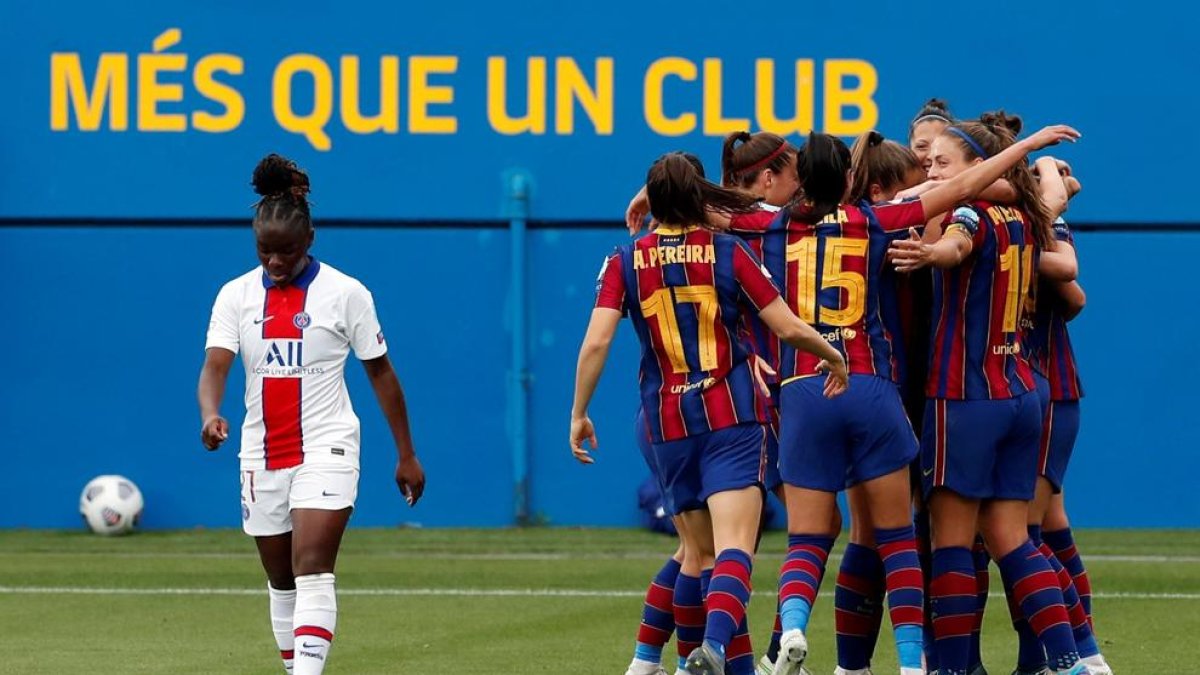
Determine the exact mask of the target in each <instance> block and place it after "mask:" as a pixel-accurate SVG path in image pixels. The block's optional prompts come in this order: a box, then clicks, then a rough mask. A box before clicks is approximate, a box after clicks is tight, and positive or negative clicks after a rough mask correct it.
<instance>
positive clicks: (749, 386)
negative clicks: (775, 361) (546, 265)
mask: <svg viewBox="0 0 1200 675" xmlns="http://www.w3.org/2000/svg"><path fill="white" fill-rule="evenodd" d="M778 297H779V291H778V289H776V288H775V285H774V284H773V283H772V282H771V279H770V277H769V276H768V275H767V273H766V270H764V269H763V268H762V265H761V263H759V261H758V259H757V258H756V257H755V256H754V254H753V253H752V252H751V251H750V248H749V247H748V246H747V245H746V244H745V242H742V241H740V240H739V239H737V238H736V237H732V236H728V235H723V234H715V233H713V232H710V231H708V230H704V229H701V228H698V227H688V228H667V227H661V226H660V227H659V228H658V229H656V230H655V231H654V232H651V233H650V234H647V235H646V236H644V237H641V238H640V239H638V240H637V241H635V242H633V243H631V244H627V245H625V246H622V247H620V248H618V249H617V251H616V252H615V253H614V254H613V255H611V256H610V257H609V258H608V259H607V260H606V261H605V266H604V269H603V270H602V271H601V273H600V279H599V288H598V290H597V295H596V306H597V307H607V308H609V309H615V310H619V311H622V312H625V313H627V314H628V315H629V318H630V320H632V321H633V325H634V328H635V329H636V331H637V335H638V339H639V340H640V341H641V344H642V360H641V375H640V381H641V383H640V385H641V397H642V406H643V407H644V409H645V411H646V422H647V425H648V426H649V428H650V434H651V437H652V439H653V440H654V442H655V443H662V442H665V441H673V440H678V439H681V438H687V437H689V436H695V435H698V434H702V433H706V432H709V431H715V430H717V429H723V428H726V427H730V426H733V425H736V424H742V423H745V422H757V423H766V422H767V419H768V418H767V411H766V401H765V400H763V398H762V396H761V394H760V393H759V391H758V387H757V386H756V385H755V383H754V378H753V375H752V374H751V370H750V363H749V358H750V354H751V348H750V344H749V340H748V339H746V338H747V335H746V334H745V332H744V331H742V330H740V328H741V316H740V315H741V313H742V312H753V313H757V312H758V311H759V310H761V309H762V308H763V307H766V306H767V305H768V304H770V303H771V302H772V301H774V300H775V298H778Z"/></svg>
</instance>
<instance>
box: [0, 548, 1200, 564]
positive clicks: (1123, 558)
mask: <svg viewBox="0 0 1200 675" xmlns="http://www.w3.org/2000/svg"><path fill="white" fill-rule="evenodd" d="M342 554H343V555H348V556H353V557H356V558H360V557H361V558H389V559H400V560H403V559H420V560H479V561H507V560H513V561H535V562H536V561H556V560H662V559H663V558H665V557H666V556H668V555H670V551H662V552H658V553H655V552H650V551H638V552H632V553H430V552H423V551H388V552H356V551H353V550H349V551H347V550H346V549H342ZM27 555H28V556H33V555H37V556H58V557H63V556H65V557H78V556H108V557H112V558H205V559H218V560H219V559H225V558H229V559H239V558H251V559H255V560H257V559H258V554H257V553H253V552H246V553H235V552H224V553H204V552H195V553H180V552H169V551H163V552H151V551H131V552H121V551H95V552H81V551H71V552H59V551H29V552H20V553H3V552H0V556H12V557H18V556H27ZM782 556H783V551H777V552H776V551H767V552H763V553H760V554H759V555H758V557H760V558H770V557H782ZM829 559H830V560H841V555H840V554H837V553H835V554H832V555H830V556H829ZM1083 559H1084V562H1085V563H1086V562H1092V561H1095V562H1117V563H1157V564H1170V565H1175V564H1180V563H1200V556H1195V555H1104V554H1097V555H1088V554H1086V553H1085V554H1084V556H1083Z"/></svg>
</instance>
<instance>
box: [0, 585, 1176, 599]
mask: <svg viewBox="0 0 1200 675" xmlns="http://www.w3.org/2000/svg"><path fill="white" fill-rule="evenodd" d="M0 595H249V596H260V595H264V593H263V590H262V589H261V588H96V587H90V586H0ZM338 595H344V596H366V597H380V596H383V597H471V598H479V597H485V598H640V597H643V596H644V595H645V591H634V590H628V591H623V590H586V589H579V588H340V589H338ZM754 595H756V596H772V597H773V596H774V595H775V594H774V593H773V592H767V591H756V592H755V593H754ZM821 596H822V597H832V596H833V593H832V592H822V593H821ZM989 597H993V598H1003V597H1004V594H1003V593H1001V592H993V593H991V594H989ZM1092 597H1093V598H1098V599H1101V600H1200V593H1120V592H1118V593H1109V592H1100V593H1093V594H1092Z"/></svg>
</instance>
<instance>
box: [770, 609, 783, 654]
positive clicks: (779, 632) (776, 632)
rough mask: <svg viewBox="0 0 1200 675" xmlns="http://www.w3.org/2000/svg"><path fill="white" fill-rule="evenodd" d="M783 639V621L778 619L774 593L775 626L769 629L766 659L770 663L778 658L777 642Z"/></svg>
mask: <svg viewBox="0 0 1200 675" xmlns="http://www.w3.org/2000/svg"><path fill="white" fill-rule="evenodd" d="M782 638H783V620H782V619H780V618H779V593H778V592H776V593H775V625H774V626H773V627H772V628H771V642H770V643H768V644H767V659H768V660H769V661H770V662H771V663H775V660H776V659H778V658H779V641H780V640H781V639H782Z"/></svg>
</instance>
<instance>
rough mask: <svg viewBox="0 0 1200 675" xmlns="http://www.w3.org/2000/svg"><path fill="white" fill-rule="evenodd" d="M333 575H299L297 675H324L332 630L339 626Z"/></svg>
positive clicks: (297, 587)
mask: <svg viewBox="0 0 1200 675" xmlns="http://www.w3.org/2000/svg"><path fill="white" fill-rule="evenodd" d="M333 582H334V576H333V575H332V574H305V575H303V576H299V577H296V614H295V619H294V620H293V624H294V625H295V631H294V634H295V636H296V637H295V640H296V642H295V645H296V646H295V650H296V651H295V654H296V660H295V667H294V670H293V671H292V672H293V673H295V675H321V672H322V671H323V670H325V659H326V658H328V656H329V645H330V643H331V642H333V631H334V629H335V628H337V597H336V595H335V592H334V584H333Z"/></svg>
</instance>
